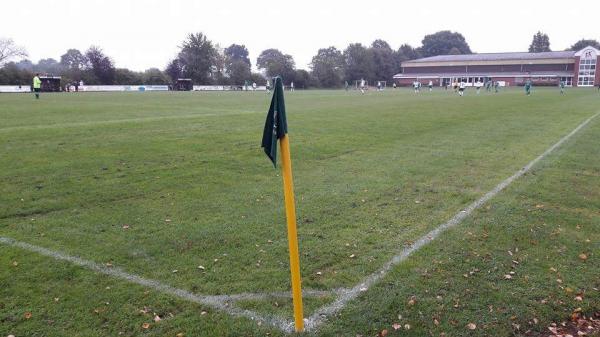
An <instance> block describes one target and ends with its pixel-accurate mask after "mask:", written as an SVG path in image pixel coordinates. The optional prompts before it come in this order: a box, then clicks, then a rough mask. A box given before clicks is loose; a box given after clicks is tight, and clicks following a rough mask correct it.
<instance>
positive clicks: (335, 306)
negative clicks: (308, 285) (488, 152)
mask: <svg viewBox="0 0 600 337" xmlns="http://www.w3.org/2000/svg"><path fill="white" fill-rule="evenodd" d="M598 115H600V112H598V113H596V114H595V115H593V116H592V117H590V118H588V119H587V120H585V121H584V122H583V123H581V124H579V126H577V127H576V128H575V129H574V130H573V131H571V132H570V133H569V134H568V135H566V136H564V137H563V138H561V139H560V140H559V141H558V142H556V144H554V145H552V146H550V147H549V148H548V149H547V150H546V151H544V153H542V154H541V155H539V156H538V157H537V158H535V159H534V160H532V161H530V162H529V164H527V165H525V167H523V168H522V169H520V170H519V171H517V173H515V174H513V175H512V176H510V177H508V178H506V179H505V180H504V181H502V182H501V183H500V184H498V185H496V187H494V188H493V189H492V190H491V191H489V192H487V193H486V194H485V195H484V196H482V197H481V198H479V199H478V200H476V201H474V202H473V203H471V204H470V205H469V206H467V208H465V209H464V210H462V211H460V212H458V213H457V214H456V215H454V216H453V217H452V218H451V219H450V220H448V221H447V222H446V223H444V224H442V225H440V226H439V227H437V228H435V229H434V230H432V231H430V232H429V233H427V234H425V235H424V236H422V237H421V238H420V239H418V240H417V241H416V242H415V243H413V244H412V245H411V246H409V247H407V248H405V249H403V250H402V251H401V252H400V254H398V255H396V256H394V257H393V258H392V259H391V260H390V261H388V262H387V263H386V264H384V265H383V267H381V268H380V269H379V270H378V271H376V272H375V273H373V274H371V275H369V276H367V277H366V278H364V279H363V280H362V281H361V282H360V283H359V284H358V285H356V286H354V287H352V288H350V289H346V291H342V292H341V293H340V295H339V297H338V298H337V299H336V300H335V301H334V302H332V303H331V304H328V305H325V306H323V307H321V308H319V309H318V310H317V311H316V312H315V313H314V314H312V315H311V316H310V317H309V318H308V319H307V320H306V324H305V327H306V330H307V331H309V330H315V329H316V328H318V327H319V325H321V324H322V323H323V322H324V321H325V320H326V319H327V317H328V316H331V315H333V314H335V313H336V312H338V311H340V310H341V309H342V308H343V307H344V306H345V305H346V304H347V303H348V302H349V301H351V300H353V299H355V298H356V297H358V295H359V294H360V293H361V292H364V291H366V290H367V289H369V288H370V287H372V286H373V285H374V284H375V283H377V282H378V281H379V280H381V279H382V278H383V277H384V276H385V275H386V274H387V273H388V272H389V271H390V270H391V269H392V267H394V266H395V265H397V264H399V263H400V262H402V261H404V260H406V259H407V258H408V257H409V256H410V255H411V254H412V253H414V252H415V251H417V250H419V249H420V248H421V247H423V246H425V245H426V244H428V243H430V242H431V241H433V240H435V239H436V238H437V237H438V236H439V235H440V234H441V233H443V232H445V231H446V230H447V229H448V228H451V227H454V226H456V225H457V224H459V223H461V222H462V221H463V220H464V219H465V218H466V217H467V216H469V215H470V214H471V213H472V212H473V211H474V210H476V209H477V208H479V207H481V206H482V205H483V204H485V203H486V202H487V201H489V200H490V199H491V198H493V197H494V196H496V195H497V194H498V193H500V191H502V190H503V189H505V188H506V187H507V186H508V185H510V184H511V183H512V182H513V181H515V180H516V179H518V178H519V177H521V176H522V175H523V174H525V173H527V172H529V170H531V168H532V167H533V166H534V165H535V164H537V163H538V162H539V161H540V160H542V159H544V158H545V157H546V156H547V155H548V154H550V153H551V152H552V151H554V150H555V149H556V148H557V147H559V146H561V145H562V144H563V143H564V142H566V141H567V140H568V139H569V138H571V137H572V136H573V135H574V134H576V133H577V132H578V131H579V130H581V129H582V128H583V127H584V126H586V125H587V124H588V123H589V122H590V121H591V120H592V119H594V118H595V117H596V116H598Z"/></svg>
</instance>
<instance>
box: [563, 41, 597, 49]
mask: <svg viewBox="0 0 600 337" xmlns="http://www.w3.org/2000/svg"><path fill="white" fill-rule="evenodd" d="M590 46H591V47H594V48H596V49H600V42H598V41H597V40H587V39H581V40H579V41H577V42H575V44H573V45H572V46H571V48H569V49H567V50H572V51H580V50H582V49H583V48H585V47H590Z"/></svg>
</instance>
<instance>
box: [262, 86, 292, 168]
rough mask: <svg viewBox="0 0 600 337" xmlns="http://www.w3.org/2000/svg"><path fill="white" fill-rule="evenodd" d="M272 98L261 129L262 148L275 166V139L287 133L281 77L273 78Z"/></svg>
mask: <svg viewBox="0 0 600 337" xmlns="http://www.w3.org/2000/svg"><path fill="white" fill-rule="evenodd" d="M273 86H274V87H275V90H273V98H271V106H270V107H269V112H268V113H267V120H266V121H265V130H264V131H263V138H262V148H263V149H264V150H265V153H266V154H267V156H268V157H269V159H271V161H272V162H273V166H277V141H278V140H279V139H280V138H281V137H283V136H284V135H285V134H287V119H286V117H285V102H284V100H283V81H282V80H281V77H279V76H277V77H275V78H273Z"/></svg>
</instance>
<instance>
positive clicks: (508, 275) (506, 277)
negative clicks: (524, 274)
mask: <svg viewBox="0 0 600 337" xmlns="http://www.w3.org/2000/svg"><path fill="white" fill-rule="evenodd" d="M504 279H505V280H510V279H512V275H510V274H506V275H504Z"/></svg>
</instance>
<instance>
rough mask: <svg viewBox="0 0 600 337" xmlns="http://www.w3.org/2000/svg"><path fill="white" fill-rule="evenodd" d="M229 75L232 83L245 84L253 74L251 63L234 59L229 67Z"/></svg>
mask: <svg viewBox="0 0 600 337" xmlns="http://www.w3.org/2000/svg"><path fill="white" fill-rule="evenodd" d="M227 76H229V82H230V83H231V84H237V85H240V84H243V83H244V81H247V80H250V77H251V76H252V74H251V69H250V65H249V64H248V63H246V62H245V61H244V60H233V61H231V62H230V63H229V66H228V67H227Z"/></svg>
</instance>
